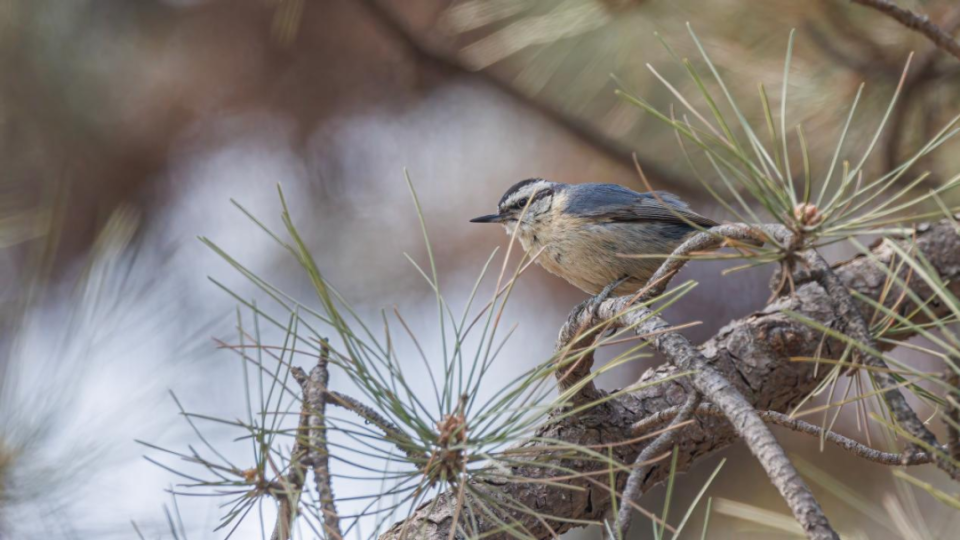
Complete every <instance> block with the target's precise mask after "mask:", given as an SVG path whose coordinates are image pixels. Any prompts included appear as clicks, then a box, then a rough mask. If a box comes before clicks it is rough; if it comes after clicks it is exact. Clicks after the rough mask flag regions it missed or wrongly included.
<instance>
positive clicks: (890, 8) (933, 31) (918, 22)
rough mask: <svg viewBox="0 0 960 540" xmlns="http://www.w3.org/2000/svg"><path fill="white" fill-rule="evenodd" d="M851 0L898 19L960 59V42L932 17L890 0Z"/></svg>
mask: <svg viewBox="0 0 960 540" xmlns="http://www.w3.org/2000/svg"><path fill="white" fill-rule="evenodd" d="M850 1H851V2H853V3H854V4H860V5H861V6H866V7H869V8H873V9H875V10H877V11H879V12H881V13H883V14H885V15H887V16H888V17H890V18H892V19H894V20H896V21H897V22H899V23H900V24H902V25H904V26H906V27H907V28H909V29H911V30H913V31H915V32H919V33H921V34H923V35H924V36H926V37H927V39H929V40H930V41H932V42H933V44H934V45H936V46H937V47H939V48H940V49H943V50H944V51H946V52H947V53H949V54H951V55H953V56H955V57H956V58H957V59H958V60H960V43H958V42H957V40H955V39H953V36H951V35H950V34H949V33H947V32H945V31H944V30H943V29H942V28H940V27H939V26H937V25H936V24H933V23H932V22H930V17H928V16H926V15H919V14H917V13H914V12H912V11H910V10H909V9H903V8H901V7H900V6H898V5H896V4H895V3H893V2H891V1H890V0H850Z"/></svg>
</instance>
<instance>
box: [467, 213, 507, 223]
mask: <svg viewBox="0 0 960 540" xmlns="http://www.w3.org/2000/svg"><path fill="white" fill-rule="evenodd" d="M502 221H503V218H502V217H501V216H500V214H490V215H488V216H480V217H475V218H473V219H471V220H470V223H500V222H502Z"/></svg>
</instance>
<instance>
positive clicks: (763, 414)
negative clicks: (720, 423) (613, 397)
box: [633, 404, 933, 466]
mask: <svg viewBox="0 0 960 540" xmlns="http://www.w3.org/2000/svg"><path fill="white" fill-rule="evenodd" d="M680 409H681V407H671V408H669V409H664V410H662V411H660V412H659V413H657V414H656V415H654V416H650V417H648V418H644V419H643V420H641V421H640V422H637V423H636V424H634V426H633V429H634V432H635V433H637V434H638V435H639V434H642V433H646V432H647V431H649V430H651V429H654V428H656V427H658V426H659V425H662V424H664V423H666V422H669V421H670V419H671V418H676V417H677V415H679V414H680ZM696 414H697V415H698V416H715V417H723V416H724V414H723V411H721V410H720V409H718V408H717V407H716V406H715V405H711V404H703V405H700V406H699V407H697V410H696ZM759 414H760V418H762V419H763V421H764V422H767V423H768V424H775V425H778V426H781V427H785V428H787V429H790V430H793V431H796V432H798V433H804V434H807V435H811V436H813V437H817V438H823V439H824V440H826V441H829V442H831V443H833V444H835V445H837V446H839V447H840V448H842V449H844V450H846V451H848V452H850V453H852V454H854V455H855V456H857V457H860V458H863V459H866V460H868V461H872V462H874V463H879V464H881V465H894V466H899V465H926V464H928V463H933V457H932V456H931V455H930V454H928V453H925V452H913V453H902V454H897V453H893V452H884V451H882V450H877V449H875V448H870V447H869V446H867V445H865V444H862V443H859V442H857V441H855V440H853V439H851V438H849V437H845V436H843V435H840V434H839V433H835V432H833V431H827V430H824V429H823V428H821V427H820V426H815V425H813V424H811V423H810V422H805V421H803V420H800V419H797V418H791V417H790V415H787V414H783V413H780V412H777V411H759Z"/></svg>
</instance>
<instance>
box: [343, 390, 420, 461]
mask: <svg viewBox="0 0 960 540" xmlns="http://www.w3.org/2000/svg"><path fill="white" fill-rule="evenodd" d="M327 395H328V396H329V397H330V399H329V400H328V401H327V403H328V404H329V405H336V406H338V407H342V408H344V409H347V410H348V411H352V412H353V413H354V414H356V415H357V416H359V417H361V418H363V419H364V420H366V421H367V422H370V423H371V424H373V425H375V426H377V428H379V429H380V431H382V432H383V434H384V435H385V436H386V438H387V440H389V441H390V442H392V443H393V444H394V445H396V446H397V448H399V449H400V451H401V452H403V453H404V454H406V455H407V457H408V458H410V461H411V462H413V463H419V464H426V463H427V456H426V455H424V454H423V453H421V452H420V451H419V450H418V446H417V445H416V444H414V443H413V442H412V441H411V440H410V437H409V436H408V435H407V434H406V433H404V432H403V430H401V429H400V428H398V427H397V426H396V425H394V423H393V422H391V421H390V420H387V419H386V418H385V417H384V416H383V415H382V414H380V413H378V412H377V411H376V410H374V409H373V408H372V407H368V406H367V405H364V404H363V403H360V402H359V401H357V400H356V399H354V398H352V397H350V396H348V395H346V394H341V393H340V392H334V391H332V390H328V391H327Z"/></svg>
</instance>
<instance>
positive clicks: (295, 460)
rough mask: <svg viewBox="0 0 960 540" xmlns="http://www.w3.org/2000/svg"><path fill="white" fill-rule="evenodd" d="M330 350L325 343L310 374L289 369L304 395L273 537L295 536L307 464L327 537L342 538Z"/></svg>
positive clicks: (274, 538)
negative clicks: (330, 418)
mask: <svg viewBox="0 0 960 540" xmlns="http://www.w3.org/2000/svg"><path fill="white" fill-rule="evenodd" d="M329 359H330V349H329V348H328V347H327V344H326V343H325V342H324V343H323V344H322V346H321V349H320V356H319V358H317V365H316V366H314V367H313V369H311V370H310V375H309V376H308V375H307V374H306V373H304V371H303V370H302V369H300V368H299V367H293V368H291V369H290V372H291V373H292V374H293V378H294V379H296V381H297V383H299V384H300V388H301V390H302V392H303V398H302V400H301V406H300V423H299V425H298V426H297V439H296V442H295V443H294V445H293V451H292V452H291V453H290V472H289V473H288V474H287V479H286V482H284V483H283V493H282V494H280V495H278V499H279V501H280V509H279V511H278V515H277V523H276V526H275V527H274V529H273V535H272V536H271V539H272V540H289V539H290V538H292V536H293V535H292V525H293V522H294V520H295V519H296V516H297V514H298V513H299V512H298V510H297V508H298V506H299V504H300V494H301V493H302V492H303V485H304V482H305V480H306V472H307V467H312V468H313V475H314V480H315V481H316V485H317V493H318V494H319V496H320V512H321V513H322V514H323V530H324V532H325V533H326V536H327V537H329V538H332V539H334V540H342V538H343V533H342V532H341V531H340V516H339V514H337V506H336V501H335V498H334V495H333V486H332V484H331V480H330V451H329V449H328V448H327V434H326V431H327V427H326V421H325V420H326V416H325V414H326V394H327V384H328V383H329V382H330V372H329V370H328V369H327V364H328V362H329Z"/></svg>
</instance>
